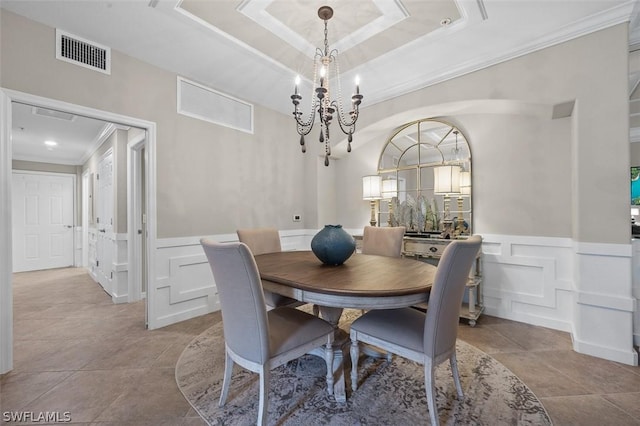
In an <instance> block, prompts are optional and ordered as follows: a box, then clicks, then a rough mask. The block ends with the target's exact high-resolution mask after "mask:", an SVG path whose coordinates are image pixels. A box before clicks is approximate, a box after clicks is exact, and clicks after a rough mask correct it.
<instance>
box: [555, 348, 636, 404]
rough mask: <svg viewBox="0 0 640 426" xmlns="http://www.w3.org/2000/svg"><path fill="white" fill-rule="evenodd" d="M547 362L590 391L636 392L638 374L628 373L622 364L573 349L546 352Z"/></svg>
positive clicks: (600, 392)
mask: <svg viewBox="0 0 640 426" xmlns="http://www.w3.org/2000/svg"><path fill="white" fill-rule="evenodd" d="M547 362H548V363H549V364H550V365H553V367H554V368H555V369H556V370H558V371H560V372H561V373H563V374H564V375H566V376H568V377H569V378H571V379H572V380H574V381H575V382H577V383H579V384H580V385H582V386H585V387H586V388H588V389H589V390H590V391H591V392H592V393H599V394H602V393H621V392H636V391H638V389H640V376H638V375H636V374H630V373H629V372H628V371H627V369H626V368H624V367H623V366H622V364H618V363H615V362H610V361H606V360H603V359H601V358H595V357H592V356H589V355H583V354H579V353H577V352H574V351H552V352H549V353H547Z"/></svg>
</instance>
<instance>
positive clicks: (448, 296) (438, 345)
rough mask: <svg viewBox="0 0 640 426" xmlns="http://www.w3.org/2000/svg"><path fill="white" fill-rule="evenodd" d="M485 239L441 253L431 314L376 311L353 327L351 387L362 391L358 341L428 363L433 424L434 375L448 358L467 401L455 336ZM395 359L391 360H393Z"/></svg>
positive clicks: (472, 239)
mask: <svg viewBox="0 0 640 426" xmlns="http://www.w3.org/2000/svg"><path fill="white" fill-rule="evenodd" d="M481 244H482V239H481V237H480V236H477V235H474V236H472V237H470V238H468V239H467V240H456V241H453V242H451V243H450V244H449V245H448V246H447V247H446V248H445V250H444V252H443V253H442V257H441V259H440V262H439V263H438V269H437V271H436V275H435V278H434V283H433V288H432V289H431V297H430V299H429V309H428V310H427V312H426V314H425V313H423V312H421V311H419V310H417V309H413V308H401V309H385V310H372V311H369V312H367V313H366V314H364V315H362V316H361V317H360V318H358V319H356V320H355V321H354V322H353V323H352V324H351V362H352V370H351V387H352V389H353V390H354V391H355V390H356V389H357V387H358V358H359V356H360V349H359V342H363V343H368V344H371V345H374V346H376V347H379V348H381V349H383V350H386V351H388V352H391V353H394V354H397V355H399V356H402V357H404V358H408V359H410V360H412V361H415V362H418V363H421V364H423V365H424V381H425V387H426V391H427V403H428V405H429V415H430V417H431V424H432V425H437V424H439V421H438V414H437V413H438V412H437V407H436V398H435V384H434V373H435V369H436V366H438V365H439V364H441V363H442V362H444V361H446V360H447V359H448V360H449V362H450V364H451V372H452V373H453V380H454V382H455V385H456V390H457V392H458V396H459V397H460V398H463V397H464V393H463V392H462V385H461V384H460V376H459V374H458V365H457V363H456V338H457V333H458V321H459V315H460V305H461V304H462V298H463V295H464V289H465V285H466V283H467V280H468V279H469V273H470V272H471V267H472V265H473V261H474V259H475V258H476V256H477V254H478V251H479V250H480V245H481ZM389 358H390V357H389Z"/></svg>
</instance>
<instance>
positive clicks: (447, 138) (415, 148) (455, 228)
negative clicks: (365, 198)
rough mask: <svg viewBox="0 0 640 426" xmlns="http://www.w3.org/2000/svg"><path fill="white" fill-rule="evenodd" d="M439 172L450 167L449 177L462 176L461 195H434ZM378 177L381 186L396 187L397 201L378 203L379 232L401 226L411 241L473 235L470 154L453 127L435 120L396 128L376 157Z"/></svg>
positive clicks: (392, 198)
mask: <svg viewBox="0 0 640 426" xmlns="http://www.w3.org/2000/svg"><path fill="white" fill-rule="evenodd" d="M454 140H455V142H454ZM454 143H455V145H454ZM454 147H455V148H454ZM411 153H413V156H410V154H411ZM440 166H453V169H451V170H450V171H452V172H455V173H452V174H457V172H458V171H461V172H464V174H462V175H458V178H460V176H463V177H462V179H463V185H462V187H461V189H457V190H456V189H451V191H452V192H450V193H440V192H436V191H435V190H436V188H435V177H434V173H435V172H434V171H435V169H436V168H437V167H440ZM378 175H380V176H381V178H382V180H383V183H384V181H385V180H395V181H396V182H395V186H396V189H395V196H392V195H390V194H393V190H392V192H390V193H389V192H387V193H386V196H384V198H383V200H381V203H380V208H379V212H378V223H379V224H380V226H405V227H406V228H407V235H409V236H410V235H416V236H430V237H440V238H456V237H465V236H468V235H471V234H472V233H473V231H472V230H473V220H472V219H473V208H472V199H473V195H472V192H473V191H472V189H473V185H472V173H471V149H470V146H469V142H468V138H467V137H466V136H465V135H464V133H463V132H462V131H461V130H460V129H459V128H458V127H457V126H455V125H453V124H452V123H449V122H447V121H445V120H441V119H435V118H425V119H420V120H415V121H411V122H408V123H405V124H403V125H401V126H398V127H397V128H396V129H394V131H393V132H392V134H391V135H390V136H389V138H388V139H387V142H386V143H385V144H384V146H383V148H382V150H381V152H380V157H379V159H378ZM409 181H411V182H409ZM454 186H455V185H454ZM383 191H384V189H383ZM385 201H386V203H385ZM385 204H386V205H385ZM385 216H386V217H385Z"/></svg>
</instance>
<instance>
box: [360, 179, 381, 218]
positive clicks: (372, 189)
mask: <svg viewBox="0 0 640 426" xmlns="http://www.w3.org/2000/svg"><path fill="white" fill-rule="evenodd" d="M381 186H382V178H381V177H380V176H378V175H369V176H363V177H362V199H363V200H365V201H369V203H370V204H371V220H370V221H369V223H370V224H371V226H376V223H377V221H376V202H377V201H378V200H381V199H382V193H381Z"/></svg>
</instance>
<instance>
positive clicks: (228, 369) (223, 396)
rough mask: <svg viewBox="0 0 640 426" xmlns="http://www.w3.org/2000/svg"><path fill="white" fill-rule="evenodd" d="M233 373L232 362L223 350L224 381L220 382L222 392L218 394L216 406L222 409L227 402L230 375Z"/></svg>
mask: <svg viewBox="0 0 640 426" xmlns="http://www.w3.org/2000/svg"><path fill="white" fill-rule="evenodd" d="M232 372H233V360H232V359H231V356H230V355H229V353H228V352H227V351H226V350H225V358H224V379H223V381H222V392H220V401H219V402H218V405H219V406H220V407H222V406H223V405H224V404H225V402H227V396H228V395H229V386H230V385H231V373H232Z"/></svg>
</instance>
